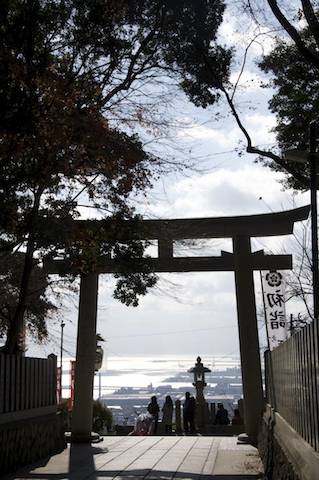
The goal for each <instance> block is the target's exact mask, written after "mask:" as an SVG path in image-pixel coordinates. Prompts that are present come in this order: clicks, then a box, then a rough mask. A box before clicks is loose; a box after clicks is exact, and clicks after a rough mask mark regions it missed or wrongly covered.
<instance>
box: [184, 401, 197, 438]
mask: <svg viewBox="0 0 319 480" xmlns="http://www.w3.org/2000/svg"><path fill="white" fill-rule="evenodd" d="M195 407H196V401H195V398H194V397H192V396H191V394H190V393H189V392H186V393H185V402H184V404H183V421H184V432H185V433H195Z"/></svg>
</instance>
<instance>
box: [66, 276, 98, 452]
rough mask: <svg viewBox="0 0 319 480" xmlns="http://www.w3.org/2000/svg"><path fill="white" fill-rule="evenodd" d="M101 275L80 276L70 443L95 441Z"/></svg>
mask: <svg viewBox="0 0 319 480" xmlns="http://www.w3.org/2000/svg"><path fill="white" fill-rule="evenodd" d="M97 296H98V274H97V273H96V272H90V273H86V274H82V275H81V283H80V300H79V314H78V333H77V345H76V364H75V382H74V407H73V412H72V426H71V441H72V442H85V443H88V442H90V441H91V440H92V439H93V437H92V435H91V430H92V413H93V386H94V366H95V354H96V318H97Z"/></svg>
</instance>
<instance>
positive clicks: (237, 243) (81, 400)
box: [44, 206, 310, 442]
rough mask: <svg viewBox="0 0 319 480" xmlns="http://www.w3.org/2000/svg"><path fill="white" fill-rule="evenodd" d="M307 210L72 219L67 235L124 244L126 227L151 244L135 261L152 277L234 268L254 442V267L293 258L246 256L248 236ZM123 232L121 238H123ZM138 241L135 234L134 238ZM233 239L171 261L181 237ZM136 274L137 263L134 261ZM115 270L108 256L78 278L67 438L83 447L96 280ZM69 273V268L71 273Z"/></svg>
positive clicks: (284, 228)
mask: <svg viewBox="0 0 319 480" xmlns="http://www.w3.org/2000/svg"><path fill="white" fill-rule="evenodd" d="M309 210H310V206H305V207H301V208H297V209H293V210H288V211H284V212H279V213H268V214H262V215H250V216H238V217H220V218H197V219H178V220H141V221H139V222H134V223H133V222H130V221H121V222H114V221H99V220H83V221H81V220H75V221H74V222H73V223H72V225H71V226H70V227H69V230H68V231H67V232H66V235H71V234H72V235H74V234H76V232H79V231H81V230H82V231H83V229H84V230H85V231H88V230H91V231H93V232H94V231H96V230H99V229H102V228H103V229H104V230H106V231H108V230H110V229H112V231H113V236H114V232H115V233H116V231H117V229H118V230H119V231H121V240H123V239H125V238H126V239H127V240H130V238H132V237H131V235H132V229H136V231H137V232H139V235H140V238H141V239H145V240H157V242H158V257H157V258H149V259H145V258H143V259H142V258H141V259H140V265H141V268H142V265H145V262H148V263H149V265H150V266H151V268H152V269H153V271H155V272H194V271H197V272H199V271H201V272H203V271H215V272H216V271H234V273H235V285H236V300H237V313H238V329H239V343H240V355H241V367H242V380H243V394H244V405H245V426H246V433H247V434H248V436H250V437H256V435H257V433H258V424H259V421H260V418H261V412H262V408H263V390H262V378H261V366H260V355H259V340H258V330H257V321H256V303H255V291H254V280H253V272H254V270H272V269H278V270H287V269H288V270H289V269H291V268H292V257H291V255H266V254H265V253H264V252H263V251H258V252H252V251H251V240H250V239H251V237H266V236H278V235H288V234H291V233H293V227H294V223H295V222H298V221H301V220H305V219H306V218H307V217H308V215H309ZM126 232H127V233H126ZM134 238H136V236H135V237H134ZM202 238H231V239H232V242H233V253H227V252H221V255H220V256H212V257H174V248H173V246H174V241H176V240H181V239H202ZM44 268H45V270H46V271H47V272H48V273H52V274H60V275H64V274H66V273H70V271H72V270H73V267H72V266H71V264H70V263H69V262H67V261H66V260H63V259H47V260H46V261H45V263H44ZM134 268H136V271H138V270H139V262H138V261H137V263H136V265H135V264H134ZM119 271H120V266H119V264H117V262H116V261H115V260H114V259H112V258H99V259H97V264H96V270H95V271H94V272H91V273H87V274H82V275H81V287H80V302H79V319H78V338H77V353H76V371H75V392H74V411H73V416H72V440H73V441H84V442H89V441H90V436H91V425H92V398H93V381H94V361H95V347H96V343H95V339H96V313H97V294H98V275H99V274H103V273H115V272H119ZM73 272H74V271H73ZM75 273H76V272H75Z"/></svg>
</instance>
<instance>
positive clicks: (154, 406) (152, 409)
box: [147, 395, 160, 434]
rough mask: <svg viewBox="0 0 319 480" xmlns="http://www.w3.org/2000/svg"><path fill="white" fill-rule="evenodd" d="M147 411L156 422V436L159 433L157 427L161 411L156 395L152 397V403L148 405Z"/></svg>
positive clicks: (154, 431)
mask: <svg viewBox="0 0 319 480" xmlns="http://www.w3.org/2000/svg"><path fill="white" fill-rule="evenodd" d="M147 411H148V413H150V414H151V415H152V417H153V420H154V430H153V433H154V434H156V432H157V425H158V414H159V411H160V408H159V405H158V403H157V398H156V397H155V395H153V396H152V397H151V401H150V403H149V404H148V406H147Z"/></svg>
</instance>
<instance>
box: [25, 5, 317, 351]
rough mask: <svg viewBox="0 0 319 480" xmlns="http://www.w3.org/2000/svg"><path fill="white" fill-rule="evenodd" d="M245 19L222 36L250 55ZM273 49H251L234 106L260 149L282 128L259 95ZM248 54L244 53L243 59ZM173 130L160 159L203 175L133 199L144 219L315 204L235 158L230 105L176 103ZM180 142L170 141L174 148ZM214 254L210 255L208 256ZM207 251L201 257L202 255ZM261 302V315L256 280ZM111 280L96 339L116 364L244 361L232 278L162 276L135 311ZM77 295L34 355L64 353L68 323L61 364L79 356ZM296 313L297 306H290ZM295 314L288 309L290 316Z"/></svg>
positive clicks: (104, 287)
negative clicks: (129, 359)
mask: <svg viewBox="0 0 319 480" xmlns="http://www.w3.org/2000/svg"><path fill="white" fill-rule="evenodd" d="M237 21H238V19H236V17H235V16H234V12H232V11H231V10H227V12H226V15H225V21H224V23H223V25H222V26H221V28H220V36H221V38H222V39H223V40H224V41H225V43H229V42H230V40H231V41H235V43H236V44H237V45H240V44H242V45H243V46H244V45H245V44H247V43H248V42H249V39H250V38H251V36H252V35H253V29H252V27H251V25H249V24H247V25H245V31H243V30H242V31H241V32H238V23H237ZM271 43H272V42H271V40H270V39H269V38H266V39H264V41H263V42H262V45H261V44H260V43H259V44H258V45H257V44H256V45H253V46H252V48H251V49H250V50H249V55H248V60H247V65H246V69H245V71H244V74H243V75H242V77H241V81H240V84H239V87H238V89H237V97H236V98H237V102H238V106H239V109H240V111H241V115H242V119H243V121H244V123H245V126H246V127H247V129H248V130H249V131H250V132H251V134H252V137H253V143H254V144H256V145H261V146H265V147H267V146H269V145H272V144H274V143H275V138H274V135H273V133H272V132H271V131H270V130H271V128H272V127H273V126H274V125H275V118H274V116H273V115H272V114H271V113H270V112H269V111H268V108H267V102H268V99H269V98H270V96H271V93H272V92H271V90H268V89H261V88H259V87H258V84H259V82H260V81H262V80H263V79H264V78H263V77H262V74H261V72H260V71H258V69H257V67H256V65H255V59H256V57H257V56H258V55H260V54H261V50H262V51H264V52H267V51H269V49H270V48H271ZM239 53H241V54H242V51H241V52H239ZM240 58H241V57H240V55H238V57H236V58H235V61H234V65H233V73H232V80H233V81H234V82H235V81H236V75H238V72H239V70H240V67H241V64H240V61H239V60H240ZM171 108H172V110H174V112H175V113H174V115H175V120H176V126H175V129H174V132H172V134H171V135H172V139H170V140H169V141H167V142H166V141H164V142H163V141H158V142H155V141H154V142H152V145H154V148H155V149H156V150H157V151H159V152H160V153H161V154H162V155H164V156H165V155H168V156H170V155H173V153H172V152H173V151H174V148H173V146H172V144H173V145H174V146H175V147H176V150H175V153H174V154H176V155H177V156H178V155H180V156H182V157H183V158H187V156H189V157H191V158H192V159H193V161H194V162H195V164H196V169H192V170H188V171H186V172H184V173H172V174H167V175H165V176H164V177H161V178H160V179H159V180H158V181H157V182H156V183H155V184H154V187H153V189H152V191H150V192H149V193H148V195H147V196H146V198H145V199H144V198H137V199H136V200H135V202H136V207H137V210H138V212H140V213H142V214H143V216H144V217H145V218H171V219H173V218H196V217H220V216H235V215H252V214H259V213H269V212H271V211H282V210H285V209H290V208H293V202H295V204H296V206H301V205H305V204H307V203H309V195H308V194H307V193H305V194H299V195H297V196H294V197H292V192H287V191H283V188H282V185H281V183H280V180H281V179H282V175H281V174H279V173H274V172H271V171H270V170H269V169H266V168H264V167H262V166H261V165H260V164H258V163H255V157H254V156H252V155H248V154H242V155H241V156H239V155H238V152H237V151H236V150H238V149H240V148H241V147H242V145H243V143H242V142H243V140H244V139H243V136H242V134H241V133H240V131H239V129H238V127H237V126H236V124H235V121H234V119H233V118H232V116H231V114H230V113H229V111H228V109H227V107H226V105H225V104H224V103H223V102H221V104H220V105H219V107H218V111H219V113H220V117H221V119H220V120H218V121H217V120H216V118H215V117H216V110H209V111H207V110H203V109H200V108H195V107H194V106H192V105H190V104H189V102H188V101H187V100H186V98H184V97H183V96H182V95H179V96H178V97H177V98H176V100H175V102H173V103H172V104H171ZM172 140H173V141H172ZM283 244H284V239H282V238H281V239H268V240H266V239H258V240H255V241H253V249H254V250H260V249H261V248H265V249H268V250H269V249H272V251H275V252H280V251H282V248H283ZM207 248H208V247H207ZM221 249H222V250H227V249H228V250H230V249H231V245H230V242H229V240H227V239H225V240H223V239H219V240H216V241H214V242H211V244H210V245H209V251H210V252H212V254H214V255H218V254H220V250H221ZM204 251H205V250H202V251H196V253H194V254H196V255H198V254H203V252H204ZM255 280H256V282H255V283H256V298H257V305H258V308H259V309H260V308H261V296H260V285H259V277H258V274H256V275H255ZM113 288H114V280H113V279H112V278H111V276H110V275H101V276H100V278H99V308H98V327H97V331H98V332H99V333H100V334H101V335H102V336H103V337H104V338H105V340H106V342H105V347H104V348H105V351H106V354H107V355H110V356H114V355H115V356H126V355H141V354H142V355H143V354H147V355H154V356H156V355H158V356H160V355H165V354H167V355H174V354H188V355H194V357H196V356H197V355H210V356H212V355H238V353H239V344H238V329H237V314H236V299H235V285H234V275H233V273H225V272H220V273H213V272H209V273H182V274H176V273H171V274H162V275H160V277H159V282H158V284H157V286H156V287H155V288H153V289H152V291H150V292H149V293H148V294H147V295H146V296H145V297H143V298H141V299H140V303H139V306H138V307H137V308H133V307H126V306H123V305H122V304H120V303H119V302H118V301H116V300H114V299H113V298H112V291H113ZM77 303H78V298H77V295H76V294H70V295H68V296H67V297H66V298H65V300H64V302H63V308H62V309H61V311H60V317H59V318H57V319H55V320H52V321H50V328H49V332H50V341H49V342H48V343H47V344H46V345H41V346H38V345H34V344H30V345H29V350H28V354H30V355H38V356H46V355H48V354H49V353H51V352H52V351H53V353H56V354H58V353H59V348H60V332H61V330H60V326H59V322H60V320H61V319H63V321H64V322H65V328H64V355H65V356H67V357H70V356H74V354H75V345H76V323H77ZM293 308H295V307H293ZM288 310H289V309H288ZM259 329H260V341H261V344H262V345H264V344H265V338H264V327H263V324H262V323H260V325H259Z"/></svg>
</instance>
